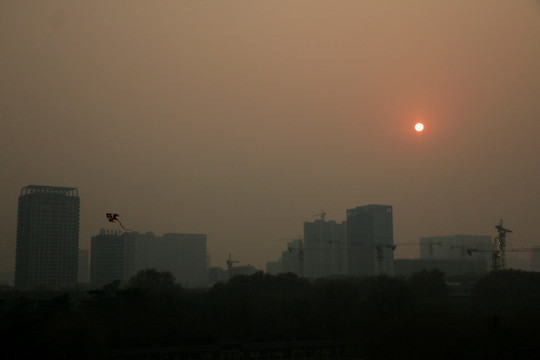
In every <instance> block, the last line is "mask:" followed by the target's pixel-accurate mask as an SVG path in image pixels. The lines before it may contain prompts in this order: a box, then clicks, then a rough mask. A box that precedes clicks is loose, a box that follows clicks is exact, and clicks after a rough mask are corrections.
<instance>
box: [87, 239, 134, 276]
mask: <svg viewBox="0 0 540 360" xmlns="http://www.w3.org/2000/svg"><path fill="white" fill-rule="evenodd" d="M134 239H135V236H134V235H133V234H132V233H128V232H122V231H118V230H105V229H101V230H100V232H99V235H96V236H92V242H91V245H90V246H91V247H90V252H91V254H90V282H91V283H92V284H99V285H105V284H109V283H111V282H113V281H116V280H120V281H126V280H129V278H130V277H131V276H132V275H133V274H134V261H135V245H134V243H135V240H134Z"/></svg>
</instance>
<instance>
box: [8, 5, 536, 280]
mask: <svg viewBox="0 0 540 360" xmlns="http://www.w3.org/2000/svg"><path fill="white" fill-rule="evenodd" d="M417 120H421V121H423V122H424V124H425V130H424V131H423V133H420V134H418V133H416V132H415V131H414V128H413V127H414V123H415V122H416V121H417ZM539 135H540V3H539V2H538V1H501V2H495V1H465V0H463V1H432V0H425V1H156V2H149V1H129V2H127V1H85V2H81V1H70V0H69V1H68V0H66V1H47V2H45V1H22V2H21V1H2V2H1V3H0V204H1V207H0V271H12V270H13V267H14V262H15V243H16V225H17V198H18V196H19V194H20V190H21V188H22V187H23V186H26V185H30V184H35V185H51V186H71V187H77V188H78V190H79V195H80V198H81V213H80V214H81V222H80V247H81V248H89V247H90V237H91V236H92V235H95V234H97V233H98V231H99V229H100V228H106V229H118V230H119V229H120V228H119V226H117V225H116V224H110V223H108V222H107V220H106V218H105V213H106V212H111V211H112V212H117V213H119V214H120V216H121V220H122V222H123V223H124V225H126V226H127V227H131V228H134V229H136V230H138V231H140V232H146V231H153V232H154V233H156V234H157V235H161V234H163V233H167V232H193V233H206V234H207V235H208V251H209V254H210V255H211V258H212V265H213V266H220V267H225V259H226V257H227V255H228V254H229V253H231V254H232V256H233V258H234V259H235V260H238V261H239V264H238V265H245V264H252V265H255V266H257V267H259V268H262V269H264V266H265V262H266V261H273V260H277V259H278V258H279V256H280V253H281V251H284V250H285V249H286V241H278V240H277V239H287V238H296V237H298V236H299V234H301V233H302V232H303V222H304V221H312V220H313V219H314V218H313V217H312V215H314V214H317V213H319V212H320V211H321V209H324V210H325V211H326V212H327V216H326V219H329V220H332V219H333V220H337V221H342V220H345V217H346V210H347V209H349V208H353V207H356V206H360V205H365V204H388V205H393V207H394V242H395V243H396V244H398V248H397V249H396V253H395V256H396V257H398V258H400V257H401V258H403V257H415V256H417V254H418V249H417V248H415V247H414V246H402V247H399V244H400V243H410V242H415V241H418V238H419V237H421V236H432V235H454V234H477V235H491V236H494V235H495V234H496V231H495V229H494V225H495V224H497V223H498V222H499V219H500V218H503V219H504V224H505V226H506V227H508V228H510V229H512V230H513V231H514V233H513V234H511V236H510V237H509V239H508V246H509V247H530V246H532V245H540V235H538V234H539V231H540V229H539V225H540V221H539V220H540V196H539V185H540V160H539V158H540V137H539Z"/></svg>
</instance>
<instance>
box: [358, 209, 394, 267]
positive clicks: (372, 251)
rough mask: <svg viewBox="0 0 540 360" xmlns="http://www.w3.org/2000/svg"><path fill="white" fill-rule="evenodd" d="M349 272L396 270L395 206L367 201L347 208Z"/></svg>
mask: <svg viewBox="0 0 540 360" xmlns="http://www.w3.org/2000/svg"><path fill="white" fill-rule="evenodd" d="M347 248H348V259H347V260H348V261H347V264H348V274H349V275H352V276H375V275H381V274H387V275H393V274H394V227H393V218H392V206H390V205H365V206H358V207H356V208H354V209H349V210H347Z"/></svg>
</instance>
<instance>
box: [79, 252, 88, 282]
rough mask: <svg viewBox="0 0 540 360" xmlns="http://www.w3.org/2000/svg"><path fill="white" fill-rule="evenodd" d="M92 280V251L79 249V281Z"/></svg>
mask: <svg viewBox="0 0 540 360" xmlns="http://www.w3.org/2000/svg"><path fill="white" fill-rule="evenodd" d="M89 281H90V251H88V249H79V265H78V270H77V282H79V283H82V284H85V283H88V282H89Z"/></svg>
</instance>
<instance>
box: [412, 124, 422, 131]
mask: <svg viewBox="0 0 540 360" xmlns="http://www.w3.org/2000/svg"><path fill="white" fill-rule="evenodd" d="M414 130H416V131H417V132H420V131H422V130H424V124H422V123H416V125H414Z"/></svg>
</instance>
